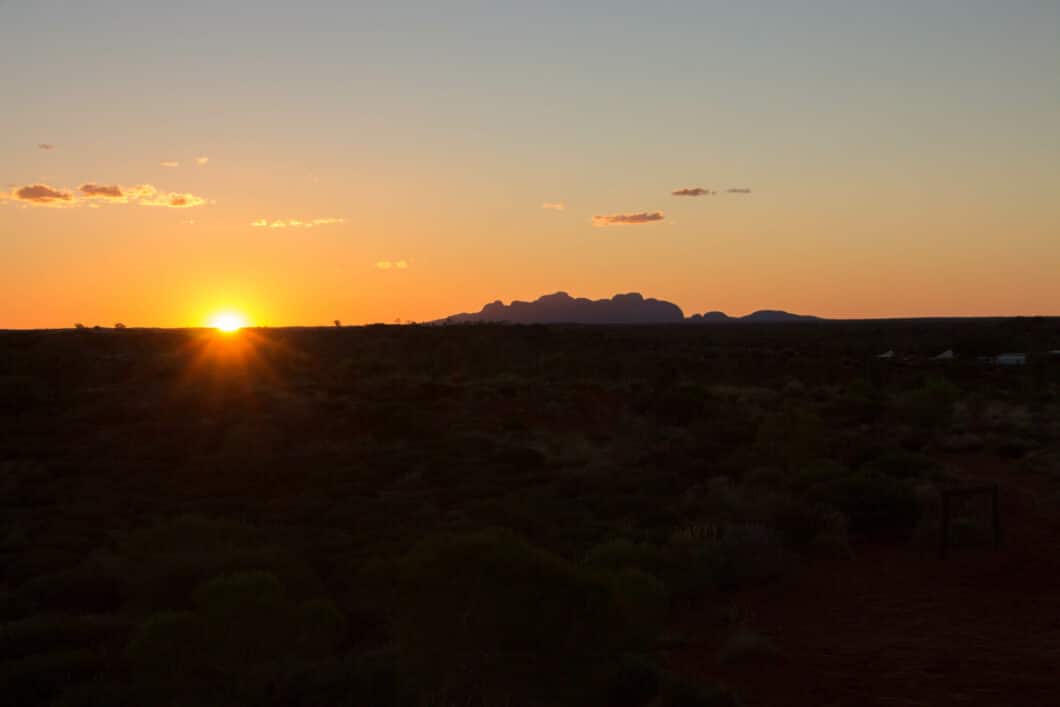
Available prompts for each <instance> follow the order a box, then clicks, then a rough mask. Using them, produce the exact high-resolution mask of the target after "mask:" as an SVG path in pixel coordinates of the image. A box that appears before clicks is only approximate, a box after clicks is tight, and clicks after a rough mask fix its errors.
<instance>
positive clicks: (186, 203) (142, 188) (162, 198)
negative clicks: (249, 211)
mask: <svg viewBox="0 0 1060 707" xmlns="http://www.w3.org/2000/svg"><path fill="white" fill-rule="evenodd" d="M0 199H8V200H13V201H21V202H23V203H27V204H32V205H34V206H88V207H90V208H97V207H99V205H100V204H101V203H103V204H138V205H140V206H166V207H169V208H176V209H186V208H191V207H194V206H202V205H203V204H205V203H206V199H204V198H203V197H201V196H197V195H195V194H189V193H187V192H163V191H159V190H158V188H156V187H155V186H154V185H152V184H137V185H135V186H130V187H123V186H119V185H117V184H96V183H95V182H87V183H85V184H82V185H81V186H79V187H78V188H77V191H76V193H75V192H73V191H70V190H67V189H62V188H58V187H53V186H49V185H47V184H28V185H26V186H23V187H16V188H15V189H13V190H12V191H11V192H10V193H9V194H0Z"/></svg>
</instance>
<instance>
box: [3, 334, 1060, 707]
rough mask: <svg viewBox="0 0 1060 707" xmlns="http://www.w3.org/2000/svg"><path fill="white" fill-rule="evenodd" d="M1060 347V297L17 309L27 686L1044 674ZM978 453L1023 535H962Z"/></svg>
mask: <svg viewBox="0 0 1060 707" xmlns="http://www.w3.org/2000/svg"><path fill="white" fill-rule="evenodd" d="M1057 348H1060V326H1058V324H1057V322H1056V321H1055V320H1048V319H1040V320H991V321H964V322H960V321H958V322H862V323H849V322H846V323H844V322H805V323H797V324H785V325H754V324H741V325H722V326H711V325H702V326H688V325H678V326H673V327H668V326H663V327H557V326H553V327H548V326H497V325H475V326H452V327H416V326H407V327H382V326H379V327H365V328H333V329H327V330H324V329H304V330H295V329H292V330H267V329H262V330H244V331H242V332H239V333H238V334H235V335H222V334H219V333H217V332H213V331H140V330H131V329H129V330H117V331H92V330H84V331H70V332H9V333H2V334H0V425H2V426H0V430H2V434H0V637H2V640H0V685H3V688H4V690H5V693H4V699H5V700H6V702H7V703H8V704H14V705H38V704H42V705H43V704H54V705H64V706H69V705H130V706H131V705H143V704H173V705H214V704H216V705H234V704H240V705H242V704H246V705H341V704H372V705H380V706H386V705H408V706H410V707H412V706H417V705H482V706H484V707H487V706H494V705H498V706H499V705H587V704H595V705H629V706H630V707H633V706H636V705H656V706H664V705H670V706H672V707H676V706H677V705H730V704H735V702H736V701H737V700H740V701H742V702H743V703H744V704H748V705H785V704H792V705H802V704H807V705H820V704H826V705H827V704H833V705H845V704H859V705H861V704H878V705H890V704H932V705H947V704H954V705H957V704H973V705H980V704H981V705H987V704H998V703H1001V702H1004V703H1013V704H1045V702H1043V699H1044V698H1046V697H1047V693H1046V689H1047V687H1048V685H1049V684H1051V682H1052V681H1053V678H1054V676H1053V675H1052V671H1053V669H1054V668H1053V667H1052V666H1055V664H1056V660H1057V653H1056V651H1057V645H1058V644H1057V639H1058V635H1057V632H1058V624H1057V621H1058V617H1060V611H1058V605H1057V600H1056V597H1057V596H1060V593H1058V592H1057V589H1060V587H1058V586H1057V577H1058V576H1060V573H1058V572H1057V569H1058V567H1057V560H1056V555H1055V548H1056V546H1057V540H1058V535H1057V519H1058V518H1060V513H1058V512H1057V504H1058V501H1060V429H1058V422H1057V421H1058V420H1060V406H1058V402H1057V395H1056V393H1057V390H1058V386H1060V366H1058V365H1057V364H1058V361H1057V359H1056V358H1055V357H1053V356H1051V355H1049V354H1048V351H1050V350H1052V349H1057ZM947 349H953V350H954V351H956V352H958V354H959V355H958V356H957V358H955V359H952V360H949V359H947V360H941V361H940V360H934V359H933V358H932V357H933V356H935V355H936V354H937V353H938V352H940V351H944V350H947ZM887 350H895V351H897V352H899V355H898V356H896V357H895V358H893V359H880V358H878V357H877V355H878V354H879V353H880V352H882V351H887ZM1003 351H1024V352H1027V353H1028V357H1027V363H1026V365H1023V366H1017V367H999V366H994V365H990V364H986V363H983V362H981V361H980V360H979V357H980V356H988V355H994V354H996V353H999V352H1003ZM968 481H975V482H982V481H991V482H998V483H1000V484H1001V488H1002V495H1001V501H1002V502H1001V507H1002V512H1003V514H1004V516H1003V521H1004V524H1005V531H1006V537H1005V543H1004V545H1003V547H1002V548H1001V549H1000V550H996V551H995V550H994V549H992V548H991V547H990V544H989V538H990V536H989V533H990V518H989V513H988V512H986V511H987V510H988V509H984V508H983V507H982V506H981V505H977V503H976V502H973V501H968V502H967V503H962V504H960V505H959V506H958V507H957V508H956V509H955V521H954V527H953V541H954V548H953V554H952V557H951V558H950V559H949V560H946V561H945V562H941V561H939V560H938V559H937V558H936V556H935V552H936V547H937V537H938V530H939V528H938V523H939V510H938V502H939V500H938V499H939V490H940V489H941V488H944V487H949V486H952V485H954V484H960V483H963V482H968Z"/></svg>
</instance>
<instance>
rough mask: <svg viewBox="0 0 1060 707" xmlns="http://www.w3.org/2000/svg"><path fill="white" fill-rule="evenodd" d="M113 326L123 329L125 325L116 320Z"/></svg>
mask: <svg viewBox="0 0 1060 707" xmlns="http://www.w3.org/2000/svg"><path fill="white" fill-rule="evenodd" d="M114 328H115V329H124V328H125V325H124V324H122V323H121V322H118V323H117V324H115V325H114Z"/></svg>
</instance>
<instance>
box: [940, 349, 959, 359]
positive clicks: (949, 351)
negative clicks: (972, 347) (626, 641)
mask: <svg viewBox="0 0 1060 707" xmlns="http://www.w3.org/2000/svg"><path fill="white" fill-rule="evenodd" d="M955 358H957V354H955V353H953V349H946V350H945V351H943V352H942V353H940V354H939V355H938V356H936V357H935V360H936V361H952V360H953V359H955Z"/></svg>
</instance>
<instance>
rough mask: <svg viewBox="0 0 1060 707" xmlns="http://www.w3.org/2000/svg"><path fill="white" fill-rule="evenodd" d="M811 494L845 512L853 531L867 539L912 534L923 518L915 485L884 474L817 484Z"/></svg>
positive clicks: (871, 474)
mask: <svg viewBox="0 0 1060 707" xmlns="http://www.w3.org/2000/svg"><path fill="white" fill-rule="evenodd" d="M811 497H813V498H814V499H815V500H818V501H821V502H823V503H827V504H829V505H831V506H833V507H834V508H836V509H838V510H839V511H841V512H842V513H843V514H844V515H845V516H846V517H847V520H848V521H849V523H850V532H851V533H853V534H854V535H856V536H859V537H863V538H872V539H881V538H886V537H908V535H909V534H910V533H911V532H912V530H913V529H914V528H915V527H916V524H917V521H918V520H919V518H920V505H919V504H918V502H917V498H916V493H915V491H914V490H913V488H912V487H911V486H910V485H909V484H906V483H903V482H901V481H898V480H897V479H893V478H891V477H889V476H885V475H883V474H873V473H858V474H850V475H848V476H844V477H841V478H838V479H833V480H831V481H827V482H824V483H822V484H819V485H818V486H817V487H815V488H814V489H813V490H812V492H811Z"/></svg>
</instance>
